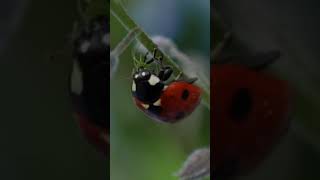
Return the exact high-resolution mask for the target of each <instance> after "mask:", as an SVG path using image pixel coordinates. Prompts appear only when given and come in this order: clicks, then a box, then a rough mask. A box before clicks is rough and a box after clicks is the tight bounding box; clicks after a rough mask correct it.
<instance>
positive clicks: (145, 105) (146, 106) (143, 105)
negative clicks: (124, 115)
mask: <svg viewBox="0 0 320 180" xmlns="http://www.w3.org/2000/svg"><path fill="white" fill-rule="evenodd" d="M141 106H142V107H143V108H145V109H148V108H149V104H143V103H142V104H141Z"/></svg>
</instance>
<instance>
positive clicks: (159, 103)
mask: <svg viewBox="0 0 320 180" xmlns="http://www.w3.org/2000/svg"><path fill="white" fill-rule="evenodd" d="M153 105H154V106H161V99H158V101H156V102H154V103H153Z"/></svg>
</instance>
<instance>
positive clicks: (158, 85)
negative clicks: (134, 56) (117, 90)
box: [131, 49, 201, 123]
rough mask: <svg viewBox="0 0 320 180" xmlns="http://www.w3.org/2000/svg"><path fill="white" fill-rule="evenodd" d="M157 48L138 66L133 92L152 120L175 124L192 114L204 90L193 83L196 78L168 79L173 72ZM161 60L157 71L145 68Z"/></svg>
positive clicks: (140, 107)
mask: <svg viewBox="0 0 320 180" xmlns="http://www.w3.org/2000/svg"><path fill="white" fill-rule="evenodd" d="M156 52H157V49H155V50H154V52H153V58H152V59H151V60H149V61H146V57H147V55H146V56H145V58H144V63H142V65H138V66H137V69H136V70H135V71H134V73H133V75H132V78H133V81H132V89H131V91H132V95H133V99H134V102H135V104H136V105H137V107H138V108H139V109H141V110H142V111H143V112H144V113H146V114H147V115H148V116H149V117H150V118H151V119H154V120H157V121H161V122H167V123H175V122H178V121H179V120H181V119H183V118H185V117H187V116H188V115H190V114H191V113H192V112H193V111H194V110H195V109H196V107H197V106H198V104H199V102H200V99H201V89H200V88H199V87H198V86H196V85H194V84H193V82H194V81H195V79H189V80H182V79H180V80H177V79H176V80H174V81H171V82H167V81H168V79H169V78H170V77H171V75H172V73H173V71H172V69H171V68H170V67H168V66H163V64H162V57H160V58H156ZM155 60H156V61H158V62H160V65H161V67H160V70H159V72H158V73H155V72H154V71H153V70H150V69H148V68H146V65H147V64H150V63H151V62H154V61H155Z"/></svg>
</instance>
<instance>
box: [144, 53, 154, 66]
mask: <svg viewBox="0 0 320 180" xmlns="http://www.w3.org/2000/svg"><path fill="white" fill-rule="evenodd" d="M148 55H149V52H147V53H146V54H145V55H144V58H143V59H144V62H145V63H146V64H151V63H152V62H154V58H151V59H149V60H147V59H148Z"/></svg>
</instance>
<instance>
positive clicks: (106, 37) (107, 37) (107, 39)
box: [102, 34, 110, 45]
mask: <svg viewBox="0 0 320 180" xmlns="http://www.w3.org/2000/svg"><path fill="white" fill-rule="evenodd" d="M109 39H110V37H109V34H104V35H103V36H102V43H103V44H105V45H108V44H109Z"/></svg>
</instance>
